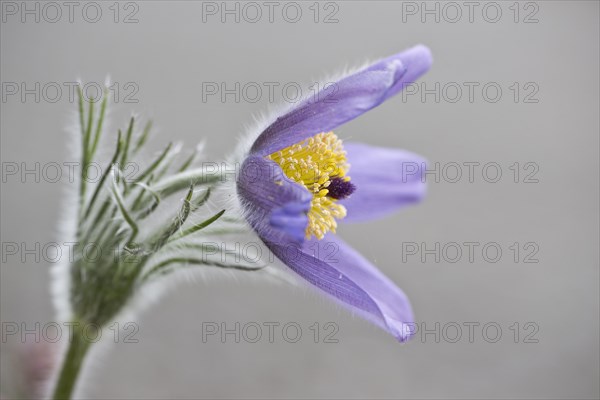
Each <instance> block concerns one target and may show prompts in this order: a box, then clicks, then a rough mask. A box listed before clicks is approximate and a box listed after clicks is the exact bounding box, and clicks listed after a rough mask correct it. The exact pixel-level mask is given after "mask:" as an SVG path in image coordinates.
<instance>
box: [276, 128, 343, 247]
mask: <svg viewBox="0 0 600 400" xmlns="http://www.w3.org/2000/svg"><path fill="white" fill-rule="evenodd" d="M267 158H268V159H270V160H273V161H275V162H276V163H277V164H279V166H280V167H281V169H282V170H283V172H284V174H285V175H286V176H287V177H288V178H290V179H291V180H293V181H294V182H296V183H299V184H301V185H303V186H304V187H306V189H308V191H310V192H311V193H312V194H313V198H312V201H311V207H310V210H309V211H308V226H307V228H306V238H307V239H309V238H310V237H311V236H312V235H314V236H316V237H317V238H318V239H323V237H324V236H325V234H326V233H327V232H329V231H331V232H333V233H335V230H336V228H337V222H336V219H341V218H344V217H345V216H346V208H345V207H344V206H343V205H341V204H338V203H337V201H338V200H336V199H334V198H331V197H327V193H329V190H328V189H327V187H328V186H329V185H330V183H331V179H333V178H335V177H337V178H342V179H344V180H345V181H349V180H350V177H349V176H346V173H347V172H348V170H349V169H350V165H349V164H348V162H347V160H346V152H345V151H344V148H343V147H342V141H341V140H340V139H339V138H338V137H337V136H336V135H335V134H334V133H333V132H327V133H319V134H317V135H315V136H313V137H311V138H309V139H306V140H304V141H303V142H300V143H296V144H293V145H291V146H289V147H286V148H285V149H283V150H281V151H277V152H275V153H273V154H270V155H269V156H267Z"/></svg>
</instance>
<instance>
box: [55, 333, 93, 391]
mask: <svg viewBox="0 0 600 400" xmlns="http://www.w3.org/2000/svg"><path fill="white" fill-rule="evenodd" d="M91 344H92V342H90V341H89V340H86V338H85V337H84V335H83V332H82V331H81V327H80V325H79V324H77V323H75V324H74V325H73V337H72V338H70V341H69V346H68V349H67V354H66V356H65V359H64V361H63V365H62V369H61V371H60V375H59V377H58V383H57V384H56V388H55V389H54V395H53V396H52V398H53V399H55V400H56V399H70V398H71V396H72V395H73V389H74V388H75V384H76V382H77V377H78V376H79V372H80V371H81V366H82V364H83V358H84V357H85V354H86V353H87V351H88V350H89V348H90V345H91Z"/></svg>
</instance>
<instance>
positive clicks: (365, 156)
mask: <svg viewBox="0 0 600 400" xmlns="http://www.w3.org/2000/svg"><path fill="white" fill-rule="evenodd" d="M431 61H432V60H431V53H430V51H429V49H428V48H426V47H425V46H415V47H413V48H410V49H408V50H406V51H404V52H402V53H399V54H396V55H394V56H391V57H388V58H385V59H383V60H380V61H378V62H376V63H374V64H372V65H370V66H368V67H366V68H364V69H361V70H359V71H358V72H356V73H353V74H350V75H347V76H345V77H343V78H341V79H340V80H338V81H337V82H336V83H335V84H333V85H329V86H328V87H326V88H324V89H323V90H321V92H319V93H318V94H317V95H316V96H314V97H311V98H308V99H306V100H304V101H302V102H300V103H299V104H298V105H297V106H295V107H293V108H292V109H291V110H289V111H288V112H286V113H284V114H283V115H281V116H279V117H278V118H277V119H276V120H275V121H274V122H272V123H271V124H270V125H268V126H267V128H266V129H264V130H263V131H262V132H261V133H260V135H259V136H258V138H257V139H256V140H255V141H254V143H253V144H252V146H251V148H250V151H249V152H248V153H247V154H245V159H244V161H243V163H242V169H241V173H240V175H239V177H238V180H237V193H238V196H239V198H240V202H241V204H242V207H243V211H244V213H245V215H246V219H247V220H248V222H249V223H250V225H251V226H252V228H253V229H254V230H255V231H256V232H257V234H258V235H259V237H260V238H261V240H262V241H263V242H264V243H265V244H266V246H267V247H268V248H269V249H270V250H271V251H272V252H273V253H274V254H275V255H276V256H277V257H278V258H279V259H280V260H281V261H283V262H284V263H285V264H286V265H287V266H288V267H289V268H290V269H292V270H293V271H294V272H295V273H297V274H298V275H299V276H301V277H302V278H304V279H305V280H306V281H308V282H310V283H311V284H312V285H314V286H316V287H318V288H319V289H321V290H322V291H324V292H325V293H327V294H328V295H330V296H331V297H333V298H334V299H335V300H337V301H338V302H339V303H341V304H342V305H344V306H346V307H348V308H350V309H351V310H352V311H354V312H356V313H357V314H359V315H361V316H362V317H364V318H366V319H368V320H369V321H371V322H373V323H374V324H376V325H378V326H380V327H381V328H383V329H385V330H386V331H388V332H389V333H391V334H392V335H394V337H396V338H397V339H398V340H400V341H405V340H407V339H408V337H409V336H410V331H411V329H409V324H411V323H412V322H413V321H414V319H413V314H412V310H411V307H410V303H409V301H408V299H407V297H406V295H405V294H404V293H403V292H402V291H401V290H400V289H399V288H398V287H397V286H396V285H395V284H394V283H393V282H392V281H390V280H389V279H388V278H387V277H385V276H384V275H383V274H382V273H381V272H380V271H379V270H377V268H375V267H374V266H373V265H372V264H371V263H370V262H369V261H368V260H366V259H365V258H364V257H362V256H361V255H360V254H359V253H357V252H356V251H355V250H353V249H352V247H350V246H349V245H347V244H346V243H345V242H343V241H342V240H341V239H340V238H339V237H337V236H336V235H335V230H336V227H337V223H338V221H347V220H368V219H372V218H377V217H382V216H385V215H388V214H389V213H390V212H392V211H395V210H397V209H398V208H401V207H403V206H405V205H408V204H412V203H415V202H418V201H419V200H420V199H421V198H423V196H424V194H425V184H424V183H423V180H422V179H421V177H422V172H423V171H422V169H423V166H424V160H423V159H422V158H421V157H419V156H417V155H415V154H412V153H410V152H407V151H402V150H396V149H389V148H380V147H374V146H370V145H367V144H361V143H351V142H347V143H342V141H341V140H340V139H339V138H338V137H337V136H336V135H335V134H334V133H333V132H331V130H333V129H335V128H337V127H339V126H340V125H342V124H344V123H345V122H348V121H350V120H352V119H354V118H356V117H358V116H359V115H361V114H362V113H364V112H366V111H369V110H370V109H372V108H374V107H376V106H378V105H379V104H381V103H383V102H384V101H385V100H387V99H388V98H390V97H391V96H393V95H395V94H396V93H398V92H400V91H401V90H402V89H403V88H404V87H405V86H407V85H408V84H410V83H412V82H414V81H415V80H416V79H417V78H418V77H420V76H421V75H422V74H423V73H425V72H426V71H427V70H428V69H429V67H430V65H431ZM350 165H351V166H352V167H351V168H350ZM407 165H410V168H403V167H404V166H407ZM407 171H410V172H411V173H406V172H407Z"/></svg>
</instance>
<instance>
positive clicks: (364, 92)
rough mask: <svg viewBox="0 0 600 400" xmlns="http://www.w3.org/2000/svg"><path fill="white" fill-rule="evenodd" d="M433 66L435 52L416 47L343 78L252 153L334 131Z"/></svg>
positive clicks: (270, 130)
mask: <svg viewBox="0 0 600 400" xmlns="http://www.w3.org/2000/svg"><path fill="white" fill-rule="evenodd" d="M430 66H431V52H430V51H429V49H428V48H427V47H425V46H415V47H412V48H410V49H408V50H406V51H404V52H402V53H399V54H396V55H394V56H392V57H388V58H385V59H383V60H380V61H378V62H376V63H375V64H373V65H371V66H369V67H367V68H365V69H363V70H361V71H359V72H356V73H355V74H352V75H349V76H346V77H345V78H342V79H341V80H339V81H338V82H336V83H335V84H332V85H330V86H329V87H326V88H324V89H323V90H321V91H320V92H319V93H317V94H316V95H315V96H313V97H311V98H309V99H307V100H305V101H303V102H301V103H300V104H299V105H298V106H296V107H294V108H293V109H292V110H290V111H289V112H288V113H286V114H285V115H283V116H281V117H279V118H277V120H275V122H273V123H272V124H271V125H270V126H269V127H267V129H265V130H264V131H263V132H262V133H261V134H260V136H259V137H258V138H257V139H256V141H255V142H254V144H253V145H252V148H251V150H250V152H251V153H254V154H256V155H262V156H265V155H268V154H271V153H273V152H275V151H278V150H281V149H283V148H285V147H288V146H290V145H292V144H294V143H298V142H301V141H303V140H304V139H306V138H308V137H311V136H314V135H316V134H317V133H320V132H328V131H331V130H333V129H335V128H337V127H338V126H340V125H342V124H344V123H345V122H348V121H350V120H352V119H354V118H356V117H358V116H359V115H361V114H362V113H364V112H367V111H369V110H370V109H372V108H374V107H376V106H378V105H379V104H381V103H382V102H384V101H385V100H386V99H388V98H389V97H390V96H393V95H394V94H396V93H398V92H399V91H400V90H402V89H403V88H404V87H405V86H406V85H408V84H410V83H412V82H414V81H415V80H416V79H417V78H418V77H419V76H421V75H422V74H424V73H425V72H427V70H428V69H429V67H430Z"/></svg>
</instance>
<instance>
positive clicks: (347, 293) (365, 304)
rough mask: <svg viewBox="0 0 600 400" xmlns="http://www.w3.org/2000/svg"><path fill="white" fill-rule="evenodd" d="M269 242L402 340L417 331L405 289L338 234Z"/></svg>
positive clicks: (338, 298) (354, 308)
mask: <svg viewBox="0 0 600 400" xmlns="http://www.w3.org/2000/svg"><path fill="white" fill-rule="evenodd" d="M265 243H266V244H267V246H268V247H269V248H270V249H271V251H272V252H273V253H274V254H275V255H276V256H277V257H278V258H279V259H280V260H281V261H283V262H284V263H285V264H286V265H287V266H288V267H289V268H290V269H292V270H293V271H294V272H296V273H297V274H298V275H300V276H301V277H302V278H304V279H305V280H307V281H308V282H310V283H311V284H312V285H314V286H316V287H318V288H319V289H321V290H323V291H324V292H325V293H327V294H328V295H330V296H332V297H333V298H334V300H336V301H338V302H339V303H341V304H342V305H343V306H345V307H347V308H349V309H350V310H352V311H354V312H356V313H357V314H359V315H360V316H362V317H363V318H365V319H367V320H369V321H371V322H372V323H374V324H375V325H377V326H379V327H381V328H382V329H384V330H386V331H387V332H389V333H390V334H392V335H393V336H394V337H395V338H396V339H398V340H399V341H401V342H403V341H405V340H407V339H408V338H409V337H410V335H411V332H413V331H414V329H413V323H414V317H413V313H412V309H411V307H410V303H409V301H408V299H407V297H406V295H405V294H404V293H403V292H402V290H400V289H399V288H398V287H397V286H396V285H395V284H394V283H393V282H392V281H390V280H389V279H388V278H387V277H386V276H385V275H383V274H382V273H381V272H380V271H379V270H378V269H377V268H375V267H374V266H373V265H372V264H371V263H370V262H369V261H367V260H366V259H365V258H364V257H363V256H362V255H360V254H359V253H358V252H356V251H355V250H354V249H352V248H351V247H350V246H348V245H347V244H346V243H344V242H343V241H342V240H341V239H340V238H338V237H336V236H335V235H331V234H329V235H326V236H325V238H324V239H322V240H315V239H313V240H309V241H306V242H305V243H304V246H303V247H302V248H299V247H294V246H282V245H277V244H273V243H269V242H265Z"/></svg>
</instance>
